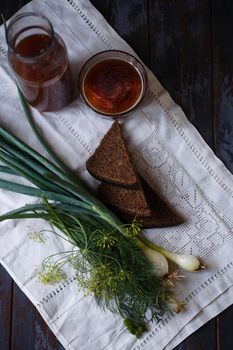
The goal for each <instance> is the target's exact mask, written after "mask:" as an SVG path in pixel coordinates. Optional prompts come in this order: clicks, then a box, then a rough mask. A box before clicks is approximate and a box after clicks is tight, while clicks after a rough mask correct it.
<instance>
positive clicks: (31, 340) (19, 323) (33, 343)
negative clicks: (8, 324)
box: [10, 284, 63, 350]
mask: <svg viewBox="0 0 233 350" xmlns="http://www.w3.org/2000/svg"><path fill="white" fill-rule="evenodd" d="M10 349H11V350H32V349H33V350H55V349H56V350H62V349H63V347H62V346H61V345H60V343H59V342H58V340H57V339H56V337H55V336H54V335H53V334H52V332H51V331H50V329H49V328H48V326H47V325H46V323H45V322H44V320H43V319H42V317H41V316H40V314H39V313H38V311H37V310H36V308H35V307H34V305H33V304H32V303H31V302H29V300H28V298H27V297H26V296H25V295H24V294H23V293H22V291H21V290H20V289H19V287H18V286H17V285H16V284H15V285H14V293H13V315H12V330H11V348H10Z"/></svg>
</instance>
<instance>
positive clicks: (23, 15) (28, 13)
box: [6, 12, 54, 61]
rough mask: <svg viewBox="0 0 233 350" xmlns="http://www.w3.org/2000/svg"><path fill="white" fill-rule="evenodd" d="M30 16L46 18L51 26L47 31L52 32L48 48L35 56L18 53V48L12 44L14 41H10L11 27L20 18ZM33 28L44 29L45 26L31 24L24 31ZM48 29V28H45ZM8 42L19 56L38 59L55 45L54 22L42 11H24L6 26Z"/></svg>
mask: <svg viewBox="0 0 233 350" xmlns="http://www.w3.org/2000/svg"><path fill="white" fill-rule="evenodd" d="M28 16H34V17H36V18H41V19H43V20H45V21H46V22H47V24H48V27H49V32H48V31H47V33H50V38H51V40H50V42H49V45H48V47H47V48H46V50H45V51H44V52H42V53H41V54H39V55H35V56H33V57H29V56H27V55H23V54H20V53H18V52H16V48H15V47H14V46H12V43H11V42H10V39H9V31H10V29H11V27H12V26H13V25H14V24H15V23H16V22H17V21H18V20H20V19H22V18H24V17H28ZM32 28H41V29H43V27H42V26H40V25H36V24H35V25H33V24H32V25H31V26H25V28H24V29H23V30H22V33H23V32H24V31H27V30H28V29H32ZM45 31H46V30H45ZM6 42H7V45H8V47H10V49H11V50H12V51H13V52H14V54H15V55H17V56H18V57H22V58H24V59H26V60H29V61H30V60H34V59H37V58H40V57H42V56H43V55H44V54H45V53H47V52H48V50H49V49H50V48H51V47H52V46H53V43H54V29H53V26H52V24H51V22H50V20H49V19H48V18H47V17H45V16H44V15H42V14H40V13H36V12H23V13H21V14H19V15H16V16H14V17H13V18H12V19H11V21H10V22H9V25H8V26H7V27H6Z"/></svg>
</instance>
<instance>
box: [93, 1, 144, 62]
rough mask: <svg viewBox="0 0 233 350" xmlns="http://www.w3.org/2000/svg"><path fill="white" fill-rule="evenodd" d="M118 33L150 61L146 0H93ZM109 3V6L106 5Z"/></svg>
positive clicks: (141, 56)
mask: <svg viewBox="0 0 233 350" xmlns="http://www.w3.org/2000/svg"><path fill="white" fill-rule="evenodd" d="M91 2H92V4H93V5H94V6H96V8H97V9H98V10H99V11H100V12H101V13H102V14H103V16H105V18H106V19H107V21H108V22H109V23H110V24H111V26H112V27H113V28H114V29H115V30H116V31H117V33H118V34H119V35H120V36H121V37H122V38H123V39H125V40H126V41H127V42H128V43H129V44H130V46H131V47H132V48H133V49H134V50H135V51H136V53H137V54H138V55H139V56H140V58H141V59H142V60H143V62H144V63H146V64H148V63H149V45H148V4H147V1H145V0H133V1H125V0H112V1H111V2H110V1H108V2H106V1H100V0H92V1H91ZM107 3H108V7H106V5H107Z"/></svg>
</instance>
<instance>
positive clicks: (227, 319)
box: [212, 0, 233, 350]
mask: <svg viewBox="0 0 233 350" xmlns="http://www.w3.org/2000/svg"><path fill="white" fill-rule="evenodd" d="M212 16H213V21H212V23H213V76H214V89H213V96H214V121H215V124H214V130H215V152H216V154H217V155H218V157H219V158H220V159H221V160H222V161H223V162H224V163H225V165H226V166H227V167H228V169H229V170H230V171H231V172H233V118H232V116H233V52H232V50H231V48H232V46H233V27H232V18H233V3H232V1H229V0H226V1H224V6H223V4H222V3H220V2H219V1H212ZM232 323H233V306H231V307H229V308H228V309H227V310H226V311H224V312H222V313H221V314H220V315H219V316H218V317H217V343H218V348H219V349H223V350H224V349H233V337H232Z"/></svg>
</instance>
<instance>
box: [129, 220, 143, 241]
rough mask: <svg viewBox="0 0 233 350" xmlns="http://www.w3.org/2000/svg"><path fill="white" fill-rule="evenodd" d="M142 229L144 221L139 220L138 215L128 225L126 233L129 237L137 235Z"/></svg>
mask: <svg viewBox="0 0 233 350" xmlns="http://www.w3.org/2000/svg"><path fill="white" fill-rule="evenodd" d="M141 229H142V221H141V220H138V219H137V218H136V217H135V218H134V219H133V221H132V223H131V225H129V226H126V228H125V235H126V236H127V237H132V238H133V237H136V236H137V235H138V234H139V232H140V231H141Z"/></svg>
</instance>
